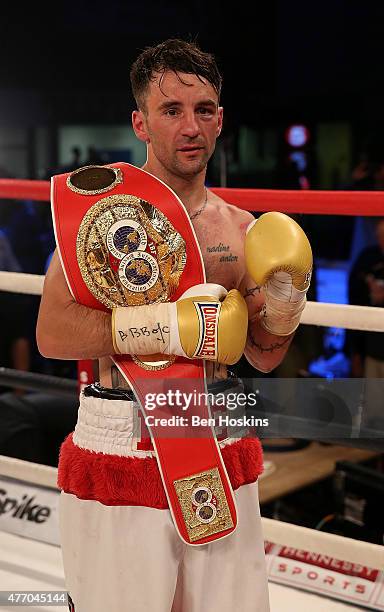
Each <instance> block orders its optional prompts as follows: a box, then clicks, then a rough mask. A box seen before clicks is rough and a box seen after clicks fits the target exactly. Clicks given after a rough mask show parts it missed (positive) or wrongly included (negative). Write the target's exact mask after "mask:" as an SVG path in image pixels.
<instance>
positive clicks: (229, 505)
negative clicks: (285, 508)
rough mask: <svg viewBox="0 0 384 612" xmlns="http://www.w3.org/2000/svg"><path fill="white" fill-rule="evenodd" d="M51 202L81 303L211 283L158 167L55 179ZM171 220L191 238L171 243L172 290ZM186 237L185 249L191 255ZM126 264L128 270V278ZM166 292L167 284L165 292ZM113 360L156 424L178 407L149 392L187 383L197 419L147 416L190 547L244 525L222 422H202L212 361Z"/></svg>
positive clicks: (138, 300)
mask: <svg viewBox="0 0 384 612" xmlns="http://www.w3.org/2000/svg"><path fill="white" fill-rule="evenodd" d="M132 196H134V197H133V198H132ZM51 200H52V215H53V219H54V226H55V234H56V242H57V246H58V250H59V254H60V258H61V262H62V266H63V270H64V273H65V276H66V279H67V282H68V286H69V289H70V291H71V293H72V295H73V297H74V299H75V300H76V301H77V302H78V303H80V304H83V305H84V306H88V307H89V308H93V309H99V310H104V311H108V310H109V308H111V306H114V305H115V306H117V305H128V304H127V303H126V302H124V300H126V299H127V298H126V296H127V293H129V295H130V298H129V299H130V300H131V302H129V305H134V304H137V305H139V304H144V303H146V304H148V303H149V304H150V303H153V302H154V301H159V300H160V299H161V300H165V299H168V300H170V301H175V300H177V299H178V298H179V297H180V296H181V295H182V294H183V293H184V291H186V290H187V289H188V288H189V287H191V286H193V285H197V284H200V283H204V282H205V271H204V264H203V260H202V256H201V252H200V249H199V245H198V243H197V239H196V236H195V233H194V230H193V228H192V225H191V222H190V219H189V217H188V215H187V212H186V210H185V208H184V206H183V204H182V203H181V201H180V200H179V198H178V197H177V196H176V194H175V193H174V192H173V191H172V190H171V189H169V188H168V187H167V186H166V185H165V184H164V183H162V182H161V181H159V180H158V179H157V178H155V177H154V176H152V175H151V174H149V173H147V172H145V171H143V170H140V169H138V168H136V167H134V166H131V165H130V164H126V163H117V164H110V165H108V166H94V167H91V166H90V167H86V168H84V169H79V170H77V171H75V172H73V173H71V174H61V175H57V176H55V177H53V179H52V194H51ZM131 200H132V201H133V202H134V203H133V204H132V206H133V208H134V214H136V213H137V215H138V216H137V217H135V218H136V219H139V221H137V220H136V221H130V222H128V225H129V223H130V226H129V228H128V229H129V230H130V234H129V240H131V242H127V240H125V237H126V234H124V232H127V229H126V227H124V219H125V218H126V217H124V215H125V212H124V211H125V210H129V207H130V206H131V204H130V201H131ZM124 206H125V207H126V208H124ZM117 210H118V211H119V215H120V218H119V219H116V211H117ZM142 210H144V212H146V214H147V215H148V219H149V220H150V222H151V225H148V223H147V221H145V222H143V221H140V219H142V218H143V217H142V216H140V215H141V212H140V214H139V213H138V212H137V211H142ZM159 213H160V214H159ZM127 214H128V219H133V218H134V215H133V216H132V214H131V212H128V213H127ZM114 215H115V216H114ZM130 215H131V216H130ZM140 223H141V225H140ZM169 223H170V224H171V225H170V226H169V227H168V225H169ZM125 225H127V223H125ZM162 226H163V227H165V228H166V229H167V231H168V235H169V232H171V233H172V227H173V229H174V230H175V231H176V232H177V233H178V234H179V236H180V237H181V239H182V240H181V242H180V241H179V242H178V240H175V233H174V232H173V233H172V240H171V239H170V240H169V245H168V246H169V249H168V250H171V249H172V248H175V252H174V253H170V254H169V257H170V258H172V257H173V258H175V257H177V256H178V257H179V260H178V266H179V268H178V272H177V273H176V276H175V277H174V278H173V280H172V282H171V281H170V284H172V283H173V284H172V286H171V288H170V286H167V281H169V278H170V277H169V274H168V272H169V269H170V268H169V265H168V264H169V261H171V259H169V261H168V260H167V258H166V257H165V256H164V252H165V251H166V250H167V249H166V242H164V241H162V239H161V237H159V236H158V235H160V236H161V233H162ZM111 228H112V229H111ZM170 228H171V229H170ZM119 232H120V234H119ZM121 237H123V241H124V240H125V247H124V248H125V251H124V252H120V251H118V249H119V248H120V247H119V244H118V243H119V240H120V239H121ZM183 241H184V243H183ZM181 243H183V244H184V247H183V248H184V250H185V252H184V253H183V255H182V256H180V244H181ZM175 244H177V246H175ZM159 245H162V246H159ZM135 249H138V250H135ZM161 249H163V250H161ZM79 253H81V255H80V257H79ZM138 259H139V260H140V263H141V264H142V265H143V266H144V268H143V269H144V271H145V273H146V272H148V274H147V277H145V275H144V277H143V278H142V279H141V280H140V281H137V283H138V284H137V287H136V285H134V283H135V282H136V280H137V276H135V274H136V266H137V260H138ZM154 259H155V260H156V262H157V264H156V262H154V261H153V260H154ZM164 260H165V263H164ZM172 261H173V265H174V259H173V260H172ZM167 266H168V267H167ZM176 267H177V266H176ZM127 269H128V270H129V274H131V270H133V272H132V274H133V276H132V275H131V276H129V274H128V276H125V277H124V274H125V272H126V270H127ZM119 270H123V280H122V281H121V278H122V276H121V274H120V277H119ZM167 270H168V272H167ZM156 275H157V276H156ZM92 276H94V277H95V278H96V281H95V282H94V280H93V278H92ZM127 278H128V280H126V279H127ZM119 279H120V281H119ZM156 279H157V280H156ZM175 279H176V281H177V282H176V281H175ZM122 283H123V285H124V286H123V285H122ZM140 283H141V284H140ZM177 283H178V284H177ZM175 285H176V286H175ZM127 288H128V291H127ZM157 291H163V295H162V297H161V298H159V296H158V295H157V294H156V292H157ZM164 292H165V294H167V292H168V294H167V295H168V297H164V295H165V294H164ZM111 302H113V303H112V304H111ZM112 359H113V361H114V362H115V364H116V365H117V367H118V368H119V370H120V371H121V373H122V374H123V376H124V378H125V379H126V380H127V382H128V383H129V385H130V386H131V387H132V389H133V390H134V392H135V395H136V397H137V400H138V402H139V404H140V407H141V410H142V411H143V413H144V416H145V417H151V422H152V423H157V422H158V421H156V419H160V418H164V417H167V416H168V417H169V416H170V415H172V414H175V409H174V408H173V407H171V406H169V405H168V406H165V407H164V406H157V405H156V407H155V408H154V409H152V410H148V409H147V407H146V396H147V394H148V392H151V393H156V394H157V393H159V392H166V391H167V390H168V389H173V390H175V388H178V389H179V388H180V385H181V386H182V389H181V391H183V392H189V393H191V397H192V402H191V405H190V407H189V409H188V412H184V411H180V412H179V413H178V414H180V415H181V414H182V415H184V416H185V418H186V419H187V420H188V426H186V425H185V423H182V424H179V425H178V426H176V427H172V428H168V429H164V427H163V426H162V425H161V424H159V425H157V424H156V425H153V426H151V425H150V423H148V421H147V420H146V422H147V423H148V425H149V430H150V434H151V437H152V442H153V445H154V448H155V450H156V453H157V458H158V462H159V468H160V473H161V476H162V480H163V484H164V488H165V492H166V494H167V498H168V502H169V506H170V509H171V512H172V516H173V519H174V522H175V526H176V529H177V530H178V533H179V535H180V537H181V538H182V539H183V540H184V542H186V543H187V544H195V545H196V544H205V543H207V542H211V541H213V540H216V539H219V538H223V537H225V536H227V535H229V534H230V533H231V532H232V531H234V529H235V528H236V525H237V515H236V506H235V500H234V496H233V491H232V488H231V485H230V482H229V479H228V475H227V472H226V470H225V466H224V463H223V460H222V458H221V453H220V451H219V448H218V444H217V441H216V438H215V436H214V432H213V429H212V427H210V425H209V424H206V425H204V424H201V422H202V419H207V423H209V421H208V419H209V418H210V416H211V415H210V411H209V406H208V404H207V402H206V401H201V398H202V397H206V395H204V394H206V384H205V367H204V362H203V361H202V360H189V359H184V358H181V357H177V358H176V360H175V361H174V362H165V363H163V365H164V366H165V369H161V370H159V369H146V366H145V363H144V364H142V362H141V361H140V359H136V358H135V357H133V358H132V357H131V356H130V355H115V356H113V357H112ZM143 366H144V367H143ZM155 368H156V364H155ZM199 394H200V395H199ZM197 398H199V399H197ZM193 415H197V416H198V417H199V423H200V424H199V426H198V427H192V426H191V419H192V416H193Z"/></svg>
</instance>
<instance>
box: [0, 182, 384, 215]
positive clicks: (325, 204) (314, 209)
mask: <svg viewBox="0 0 384 612" xmlns="http://www.w3.org/2000/svg"><path fill="white" fill-rule="evenodd" d="M211 191H213V193H216V194H217V195H218V196H220V197H221V198H223V199H224V200H225V201H226V202H229V203H230V204H234V205H235V206H237V207H239V208H241V209H243V210H249V211H257V212H264V211H268V210H278V211H280V212H285V213H288V214H289V213H306V214H310V215H314V214H319V215H362V216H384V191H308V190H303V191H294V190H292V191H291V190H280V189H229V188H225V187H214V188H212V189H211ZM0 198H8V199H20V200H40V201H46V202H49V200H50V183H49V181H28V180H19V179H0Z"/></svg>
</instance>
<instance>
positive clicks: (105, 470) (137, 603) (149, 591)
mask: <svg viewBox="0 0 384 612" xmlns="http://www.w3.org/2000/svg"><path fill="white" fill-rule="evenodd" d="M112 397H113V395H112ZM221 433H222V432H221ZM221 437H223V436H221ZM219 446H220V449H221V452H222V456H223V460H224V463H225V465H226V469H227V472H228V476H229V479H230V481H231V484H232V487H233V489H234V491H235V498H236V504H237V510H238V527H237V529H236V530H235V532H234V533H232V534H231V535H230V536H228V537H226V538H223V539H221V540H217V541H215V542H212V543H209V544H204V545H202V546H188V545H186V544H184V542H183V541H182V540H181V539H180V537H179V535H178V534H177V532H176V529H175V527H174V524H173V521H172V517H171V514H170V511H169V509H168V502H167V498H166V496H165V493H164V488H163V485H162V481H161V477H160V472H159V469H158V466H157V460H156V456H155V453H154V450H153V447H152V445H151V441H150V438H149V433H148V430H147V429H146V427H145V424H144V421H143V419H142V417H141V413H140V411H139V409H138V407H137V404H135V403H134V402H132V401H127V400H126V399H125V400H122V399H105V398H104V397H99V398H96V397H87V396H85V395H84V392H83V393H82V395H81V400H80V408H79V417H78V423H77V425H76V429H75V432H74V433H73V434H70V435H69V436H68V438H67V439H66V440H65V441H64V443H63V445H62V448H61V452H60V461H59V482H58V484H59V487H60V489H61V491H62V493H61V498H60V530H61V546H62V554H63V563H64V572H65V579H66V586H67V589H68V593H69V596H70V600H72V603H71V608H70V609H71V610H74V611H75V612H102V611H103V612H105V610H109V611H110V612H203V611H204V612H234V611H235V610H236V612H268V610H269V603H268V585H267V575H266V567H265V557H264V542H263V535H262V531H261V520H260V511H259V501H258V484H257V478H258V475H259V474H260V473H261V471H262V453H261V445H260V442H259V440H258V439H257V438H254V437H253V438H240V439H239V438H230V437H228V438H225V439H222V440H221V441H220V442H219Z"/></svg>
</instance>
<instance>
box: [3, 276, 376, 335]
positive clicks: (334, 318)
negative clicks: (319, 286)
mask: <svg viewBox="0 0 384 612" xmlns="http://www.w3.org/2000/svg"><path fill="white" fill-rule="evenodd" d="M43 285H44V276H39V275H37V274H22V273H19V272H1V271H0V291H12V292H14V293H27V294H31V295H41V294H42V292H43ZM301 323H302V324H304V325H319V326H321V327H342V328H344V329H356V330H359V331H376V332H384V310H383V308H377V307H375V306H351V305H350V304H328V303H326V302H307V304H306V307H305V309H304V311H303V314H302V317H301Z"/></svg>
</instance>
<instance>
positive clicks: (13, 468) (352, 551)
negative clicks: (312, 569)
mask: <svg viewBox="0 0 384 612" xmlns="http://www.w3.org/2000/svg"><path fill="white" fill-rule="evenodd" d="M0 474H1V475H2V476H7V477H9V478H15V479H17V480H21V481H25V482H28V483H32V484H36V485H39V486H44V487H49V488H54V489H56V488H57V485H56V482H57V468H53V467H49V466H46V465H41V464H38V463H32V462H29V461H23V460H22V459H13V458H10V457H4V456H2V455H0ZM261 521H262V525H263V532H264V539H265V540H269V541H271V542H275V543H276V544H282V545H284V546H291V547H292V548H297V549H300V548H301V549H304V550H315V551H316V552H317V553H320V554H322V555H326V556H328V557H335V558H339V559H340V558H341V559H343V560H344V561H349V562H350V563H360V564H362V565H366V566H367V567H374V568H375V569H382V570H384V555H383V547H382V546H380V545H378V544H371V543H369V542H362V541H360V540H352V539H351V538H345V537H344V536H338V535H334V534H331V533H325V532H323V531H316V530H315V529H308V528H307V527H300V526H299V525H293V524H291V523H284V522H283V521H277V520H275V519H268V518H264V517H262V518H261Z"/></svg>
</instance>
